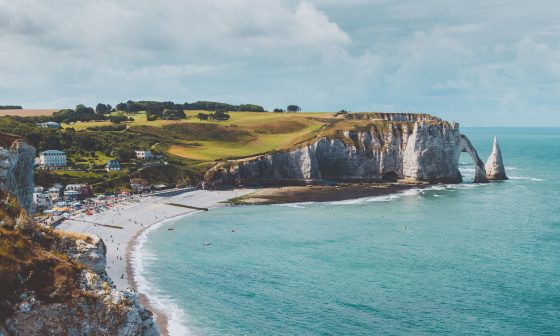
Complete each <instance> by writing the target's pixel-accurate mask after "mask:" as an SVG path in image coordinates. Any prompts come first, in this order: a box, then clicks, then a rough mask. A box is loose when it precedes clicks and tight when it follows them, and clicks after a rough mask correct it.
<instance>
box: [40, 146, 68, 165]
mask: <svg viewBox="0 0 560 336" xmlns="http://www.w3.org/2000/svg"><path fill="white" fill-rule="evenodd" d="M39 166H41V167H43V168H60V167H66V153H64V152H63V151H59V150H55V149H51V150H46V151H44V152H41V153H39Z"/></svg>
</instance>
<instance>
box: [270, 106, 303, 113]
mask: <svg viewBox="0 0 560 336" xmlns="http://www.w3.org/2000/svg"><path fill="white" fill-rule="evenodd" d="M300 111H301V107H299V106H297V105H288V107H287V108H286V110H285V111H284V110H283V109H281V108H275V109H274V112H276V113H282V112H300Z"/></svg>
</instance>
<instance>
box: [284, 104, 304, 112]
mask: <svg viewBox="0 0 560 336" xmlns="http://www.w3.org/2000/svg"><path fill="white" fill-rule="evenodd" d="M287 111H288V112H299V111H301V108H300V107H299V106H297V105H288V108H287Z"/></svg>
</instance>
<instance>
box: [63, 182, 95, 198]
mask: <svg viewBox="0 0 560 336" xmlns="http://www.w3.org/2000/svg"><path fill="white" fill-rule="evenodd" d="M70 191H75V192H76V193H77V195H78V196H77V197H78V198H77V199H84V198H88V197H91V196H93V191H92V190H91V187H90V186H89V185H87V184H68V185H67V186H66V188H65V189H64V199H65V200H69V198H68V197H67V195H68V196H71V198H70V200H75V199H73V197H75V195H76V193H73V192H70Z"/></svg>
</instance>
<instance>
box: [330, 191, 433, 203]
mask: <svg viewBox="0 0 560 336" xmlns="http://www.w3.org/2000/svg"><path fill="white" fill-rule="evenodd" d="M421 192H422V189H418V188H412V189H408V190H405V191H401V192H397V193H394V194H389V195H382V196H372V197H363V198H356V199H350V200H344V201H334V202H328V204H331V205H352V204H364V203H371V202H390V201H394V200H398V199H400V198H402V197H407V196H418V195H419V194H420V193H421Z"/></svg>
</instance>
